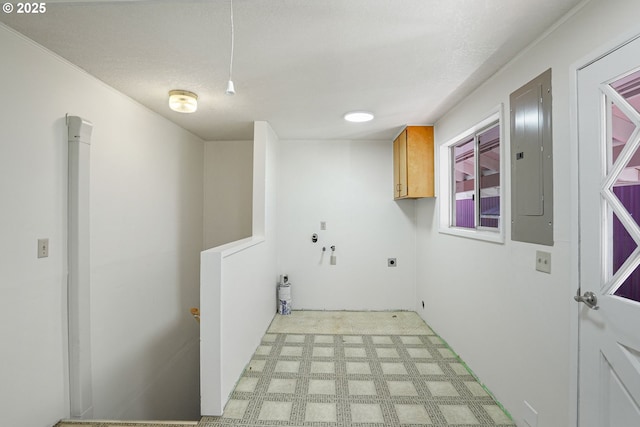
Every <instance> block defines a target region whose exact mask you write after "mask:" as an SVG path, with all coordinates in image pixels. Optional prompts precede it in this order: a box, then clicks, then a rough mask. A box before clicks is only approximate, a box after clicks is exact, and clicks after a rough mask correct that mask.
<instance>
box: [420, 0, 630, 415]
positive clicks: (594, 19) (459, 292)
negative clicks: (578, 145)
mask: <svg viewBox="0 0 640 427" xmlns="http://www.w3.org/2000/svg"><path fill="white" fill-rule="evenodd" d="M583 6H584V7H583V8H582V9H580V10H578V11H577V12H576V13H575V15H574V16H571V17H570V18H569V19H568V20H567V21H566V22H564V23H562V24H561V25H560V26H559V27H558V28H556V29H555V31H553V32H551V33H550V34H549V35H548V36H547V37H545V38H543V39H541V40H540V41H539V43H537V44H535V45H534V46H533V47H531V48H530V49H528V50H526V51H524V52H522V54H521V55H520V56H519V57H518V58H516V59H515V60H513V61H512V62H511V63H510V64H509V65H508V66H507V67H505V68H504V69H503V70H502V71H501V72H499V73H498V74H497V75H495V76H494V77H492V78H491V79H490V80H489V81H488V82H486V83H485V84H484V85H482V87H480V88H479V89H478V90H476V91H475V92H474V93H472V94H471V95H470V96H469V97H468V98H467V99H466V100H464V101H463V102H462V103H461V104H460V105H458V106H457V107H456V108H454V109H453V110H452V111H450V112H449V113H448V114H446V115H445V116H444V117H443V118H442V119H440V120H439V121H438V122H437V123H436V142H437V143H438V144H441V143H443V142H445V141H447V140H448V139H450V138H452V137H454V136H455V135H457V134H458V133H460V132H462V131H464V130H465V129H467V128H469V127H471V126H472V125H474V124H475V123H476V122H478V121H480V120H481V119H483V118H484V117H485V116H486V114H487V113H488V112H490V111H491V110H492V109H493V108H494V107H495V106H496V105H498V104H499V103H503V104H504V105H505V107H506V108H505V112H506V116H507V117H506V119H507V121H505V122H503V126H509V124H508V123H509V122H508V105H509V94H510V93H511V92H513V91H514V90H516V89H518V88H519V87H520V86H522V85H523V84H525V83H527V82H528V81H529V80H531V79H532V78H534V77H536V76H537V75H538V74H540V73H542V72H543V71H545V70H546V69H547V68H550V67H551V68H552V69H553V82H552V85H553V145H554V150H553V154H554V203H555V212H554V221H555V228H554V240H555V245H554V246H553V247H547V246H539V245H533V244H525V243H521V242H513V241H511V240H510V237H511V233H510V229H509V228H507V233H506V237H507V241H506V243H505V244H503V245H501V244H493V243H487V242H480V241H474V240H470V239H465V238H461V237H456V236H450V235H445V234H440V233H438V230H437V227H438V221H437V218H436V212H437V206H436V204H437V202H442V200H437V202H436V201H434V200H423V201H420V202H418V204H417V218H418V237H417V240H418V244H417V248H418V250H417V265H418V268H417V295H418V298H417V299H418V302H419V301H420V300H424V301H425V304H426V308H425V309H424V310H422V308H421V307H419V306H418V307H419V308H418V312H419V313H420V314H421V315H422V316H423V318H424V319H425V320H426V321H427V322H428V323H429V324H430V325H431V326H432V327H433V328H434V329H435V331H436V332H437V333H439V334H441V335H442V336H444V337H445V338H446V340H447V341H448V342H449V344H450V345H451V346H452V347H453V349H454V350H455V351H456V352H458V353H459V354H460V355H461V357H462V358H463V359H464V360H465V361H466V362H467V363H468V364H469V366H471V368H472V369H473V370H474V371H475V372H476V374H478V376H479V377H480V380H481V381H483V382H485V383H486V385H487V386H488V387H489V389H490V390H492V391H493V392H494V393H495V395H496V396H497V398H498V400H500V401H501V402H502V403H503V404H504V405H505V406H506V408H507V409H508V410H509V411H510V412H511V413H512V415H513V416H514V418H515V420H516V421H517V422H518V425H520V426H523V425H525V424H523V416H524V404H523V401H525V400H526V401H528V402H529V403H530V404H531V406H532V407H533V408H535V409H536V410H537V411H538V413H539V417H538V427H555V426H567V425H575V421H576V420H575V411H576V406H575V393H576V388H575V370H576V365H575V349H576V333H577V330H575V329H572V326H571V325H572V324H574V325H575V319H576V318H577V309H578V307H577V304H576V303H575V302H573V300H572V296H573V295H574V294H575V291H576V288H577V281H576V278H575V271H576V257H575V254H576V248H577V240H576V235H577V233H576V226H577V218H576V215H575V209H574V206H575V202H576V197H577V194H573V193H572V192H571V189H572V185H573V184H572V179H574V178H575V176H576V171H575V168H574V167H573V166H574V165H573V163H572V162H573V160H572V152H571V149H570V143H569V142H570V139H571V131H572V129H571V115H570V112H571V108H572V104H571V102H572V99H571V96H570V91H571V89H570V75H571V66H572V65H575V64H577V63H584V62H586V59H587V58H589V59H594V58H595V54H596V53H603V51H602V48H603V47H604V46H609V47H613V44H612V42H613V41H614V40H618V41H622V40H623V39H624V38H625V37H628V36H630V35H631V34H634V33H640V27H639V26H638V24H637V16H638V14H639V13H640V3H638V2H637V1H631V0H606V1H605V0H594V1H591V2H588V3H586V4H583ZM505 135H506V138H505V139H504V141H503V143H504V144H506V147H507V150H506V153H507V156H508V155H509V153H510V151H509V149H508V147H509V145H508V144H509V131H508V129H507V131H506V132H505ZM505 172H506V173H505V178H506V179H507V181H506V182H507V191H506V194H507V197H506V200H505V202H506V206H507V215H506V218H505V223H506V224H510V213H509V211H510V196H509V193H510V186H509V184H508V183H509V181H508V180H509V178H510V173H509V170H508V169H507V171H505ZM536 250H546V251H550V252H551V254H552V262H551V265H552V274H551V275H547V274H544V273H539V272H536V271H535V264H534V262H535V251H536Z"/></svg>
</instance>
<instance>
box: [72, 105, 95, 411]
mask: <svg viewBox="0 0 640 427" xmlns="http://www.w3.org/2000/svg"><path fill="white" fill-rule="evenodd" d="M67 127H68V129H69V193H68V212H67V216H68V230H67V233H68V236H67V237H68V240H67V250H68V268H69V270H68V272H67V274H68V275H67V286H68V289H67V301H68V318H69V402H70V406H71V408H70V409H71V417H72V418H82V419H86V418H91V417H92V416H93V390H92V380H91V377H92V375H91V318H90V315H91V311H90V304H91V300H90V284H91V283H90V272H91V271H90V256H89V255H90V254H89V249H90V248H89V243H90V240H89V231H90V230H89V195H90V191H89V149H90V148H91V132H92V130H93V124H91V122H89V121H87V120H84V119H82V118H81V117H77V116H69V115H67Z"/></svg>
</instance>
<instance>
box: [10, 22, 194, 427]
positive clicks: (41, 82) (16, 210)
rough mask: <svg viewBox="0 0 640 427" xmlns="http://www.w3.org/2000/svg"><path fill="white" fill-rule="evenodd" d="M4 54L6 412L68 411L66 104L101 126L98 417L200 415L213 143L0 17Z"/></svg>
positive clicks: (21, 416)
mask: <svg viewBox="0 0 640 427" xmlns="http://www.w3.org/2000/svg"><path fill="white" fill-rule="evenodd" d="M0 52H1V56H2V67H1V70H0V73H1V74H0V75H1V77H2V78H1V79H0V88H1V89H2V93H3V94H5V95H6V96H7V97H8V99H11V102H4V103H2V104H0V115H1V116H2V117H3V120H2V125H1V126H0V141H1V143H0V174H1V179H0V197H1V200H2V205H3V208H2V209H0V227H1V228H2V232H1V233H0V235H1V236H2V238H1V239H0V265H1V268H0V336H1V337H2V341H3V345H2V363H1V364H0V378H2V381H1V383H2V386H1V387H0V424H2V425H11V426H30V427H31V426H35V427H39V426H42V427H44V426H51V425H53V424H55V423H56V422H57V421H58V420H59V419H60V418H64V417H67V416H68V415H69V402H68V370H67V367H66V362H67V360H66V357H67V356H66V355H67V347H66V345H67V344H66V339H67V337H66V269H67V266H66V262H67V259H66V209H67V207H66V203H67V201H66V194H67V189H66V186H67V160H66V156H67V134H66V125H65V119H64V116H65V114H66V113H70V114H73V115H79V116H81V117H84V118H86V119H88V120H90V121H92V122H93V124H94V131H93V138H92V146H91V239H92V240H91V282H92V283H91V287H92V289H91V291H92V300H91V313H92V317H91V321H92V365H93V397H94V404H95V408H94V416H95V417H102V418H111V419H113V418H175V419H195V418H196V417H197V416H198V415H199V410H198V409H199V408H198V327H197V324H196V323H195V322H194V320H193V319H192V318H191V316H190V314H189V312H188V309H189V307H191V306H198V281H199V270H198V265H199V264H198V262H199V251H200V250H201V246H202V207H203V205H202V185H203V184H202V183H203V173H202V157H203V142H202V141H201V140H200V139H199V138H197V137H195V136H193V135H191V134H189V133H187V132H185V131H184V130H182V129H180V128H178V127H177V126H175V125H173V124H171V123H169V122H168V121H166V120H165V119H163V118H161V117H160V116H158V115H156V114H155V113H152V112H150V111H149V110H147V109H145V108H143V107H141V106H140V105H138V104H137V103H135V102H133V101H132V100H131V99H129V98H126V97H124V96H123V95H121V94H119V93H118V92H116V91H114V90H113V89H111V88H108V87H106V86H105V85H104V84H102V83H101V82H99V81H97V80H96V79H94V78H93V77H91V76H89V75H87V74H86V73H84V72H82V71H80V70H78V69H76V68H75V67H73V66H71V65H69V64H68V63H66V62H64V61H62V60H60V59H59V58H57V57H55V56H54V55H52V54H50V53H49V52H47V51H45V50H44V49H42V48H40V47H38V46H36V45H34V44H33V43H32V42H30V41H27V40H25V39H23V38H22V37H21V36H18V35H16V34H15V33H13V32H12V31H11V30H8V29H7V28H6V27H4V26H2V25H0ZM42 237H48V238H49V239H50V249H49V254H50V255H49V257H48V258H44V259H37V258H36V241H37V239H38V238H42ZM169 403H171V404H169Z"/></svg>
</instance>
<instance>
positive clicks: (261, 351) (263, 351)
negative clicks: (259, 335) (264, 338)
mask: <svg viewBox="0 0 640 427" xmlns="http://www.w3.org/2000/svg"><path fill="white" fill-rule="evenodd" d="M269 353H271V346H270V345H261V346H259V347H258V348H257V349H256V353H255V354H256V355H258V356H268V355H269Z"/></svg>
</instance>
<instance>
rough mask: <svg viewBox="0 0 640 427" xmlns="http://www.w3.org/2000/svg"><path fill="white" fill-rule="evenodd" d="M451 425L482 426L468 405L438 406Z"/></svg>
mask: <svg viewBox="0 0 640 427" xmlns="http://www.w3.org/2000/svg"><path fill="white" fill-rule="evenodd" d="M438 408H439V409H440V412H442V415H444V418H445V419H446V420H447V423H449V424H480V423H479V422H478V419H477V418H476V417H475V415H473V412H471V409H469V407H468V406H467V405H438Z"/></svg>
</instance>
